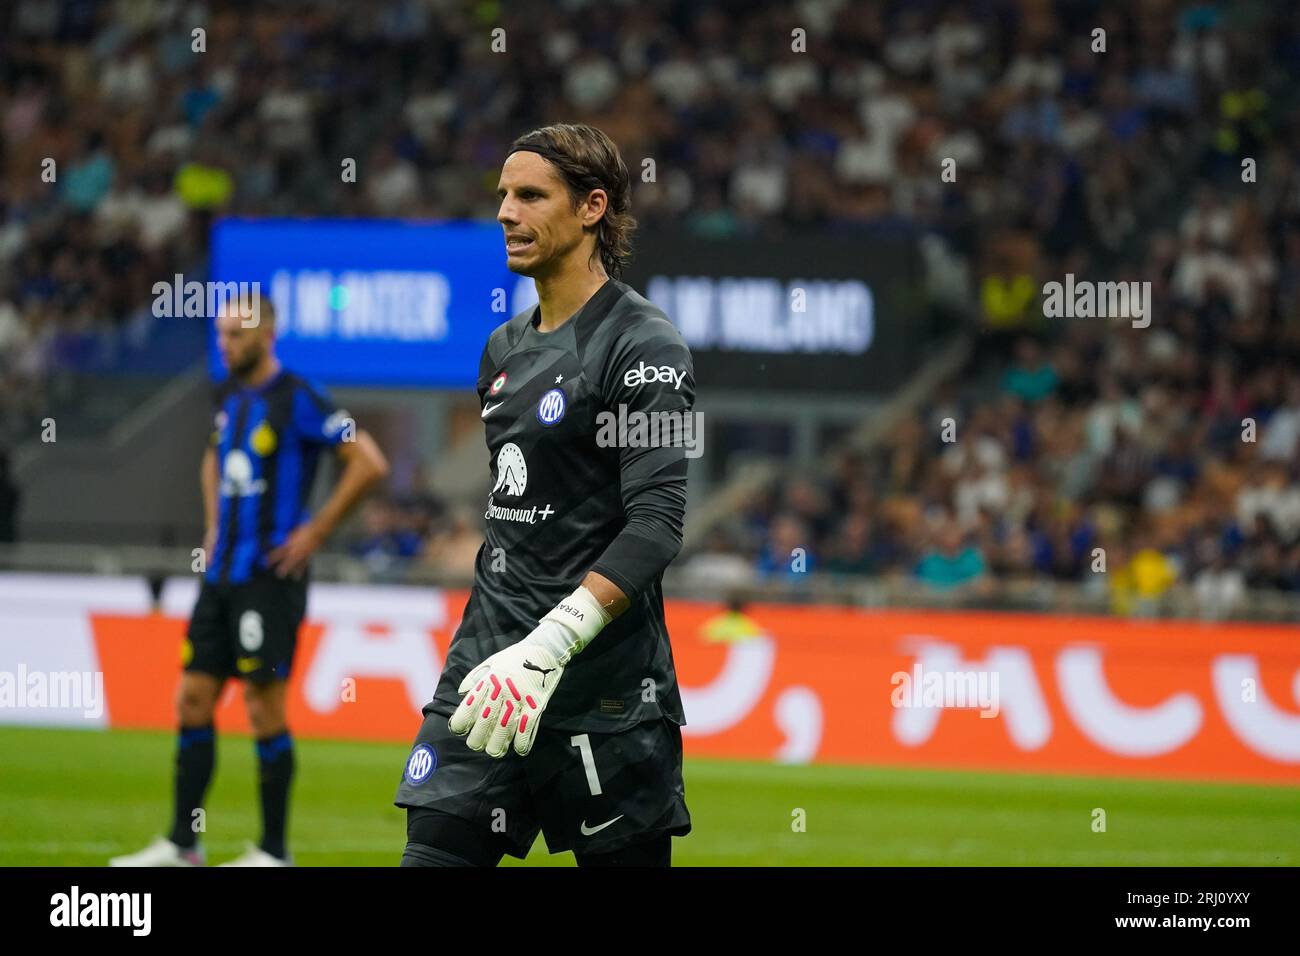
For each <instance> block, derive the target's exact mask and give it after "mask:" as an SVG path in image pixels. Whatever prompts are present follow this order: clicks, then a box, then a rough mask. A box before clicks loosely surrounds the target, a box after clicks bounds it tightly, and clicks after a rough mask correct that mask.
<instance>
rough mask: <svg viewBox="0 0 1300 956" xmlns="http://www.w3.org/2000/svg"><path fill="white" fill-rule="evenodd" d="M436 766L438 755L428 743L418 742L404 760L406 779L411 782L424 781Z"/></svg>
mask: <svg viewBox="0 0 1300 956" xmlns="http://www.w3.org/2000/svg"><path fill="white" fill-rule="evenodd" d="M437 767H438V755H437V754H436V753H434V750H433V748H432V747H430V746H429V745H428V744H420V746H418V747H416V748H415V750H413V751H412V752H411V756H410V758H409V759H408V760H407V761H406V779H407V780H409V781H410V782H411V783H413V784H417V783H424V781H425V780H426V779H428V776H429V774H431V773H433V771H434V770H435V769H437Z"/></svg>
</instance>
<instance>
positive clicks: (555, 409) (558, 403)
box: [537, 388, 564, 425]
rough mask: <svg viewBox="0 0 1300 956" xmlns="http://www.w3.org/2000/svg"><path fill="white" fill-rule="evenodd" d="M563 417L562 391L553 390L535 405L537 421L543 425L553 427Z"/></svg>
mask: <svg viewBox="0 0 1300 956" xmlns="http://www.w3.org/2000/svg"><path fill="white" fill-rule="evenodd" d="M563 417H564V390H563V389H559V388H553V389H551V390H550V391H549V392H547V393H546V394H545V395H543V396H542V400H541V401H540V402H538V403H537V420H538V421H539V422H541V423H542V424H543V425H554V424H555V423H556V422H558V421H559V420H560V419H561V418H563Z"/></svg>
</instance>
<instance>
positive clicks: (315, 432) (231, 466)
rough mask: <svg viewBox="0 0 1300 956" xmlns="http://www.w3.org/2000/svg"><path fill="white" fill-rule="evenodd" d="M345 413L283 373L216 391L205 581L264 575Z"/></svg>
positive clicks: (302, 508)
mask: <svg viewBox="0 0 1300 956" xmlns="http://www.w3.org/2000/svg"><path fill="white" fill-rule="evenodd" d="M352 427H353V426H352V422H351V419H349V418H348V416H347V413H346V412H343V411H340V410H338V409H336V408H335V407H334V405H333V404H332V403H331V402H330V400H329V398H328V397H327V396H326V394H325V392H324V391H323V390H322V389H321V388H319V387H317V386H315V385H313V384H311V383H309V382H307V381H306V380H304V379H303V378H301V377H299V376H298V375H295V374H294V373H293V372H290V371H288V370H286V369H281V370H280V371H279V372H278V373H277V374H276V375H275V377H274V378H272V379H271V380H270V381H268V382H266V383H265V384H263V385H262V386H261V387H259V388H241V387H240V386H239V384H238V383H237V382H235V381H234V380H233V379H227V380H226V381H225V382H223V383H222V384H221V385H220V386H218V388H217V393H216V409H215V414H214V417H213V422H212V435H211V439H210V440H211V444H212V447H213V448H215V449H216V452H217V463H218V472H219V474H220V479H219V484H218V488H217V499H218V514H217V545H216V551H215V553H214V554H213V555H211V556H210V560H209V563H208V569H207V575H206V577H207V580H208V581H210V582H213V583H221V584H237V583H240V582H243V581H247V580H248V579H249V578H250V577H251V576H252V575H254V574H256V573H261V572H265V571H267V570H268V568H267V564H266V555H267V552H268V551H270V550H272V549H273V548H275V547H277V546H279V545H280V544H283V543H284V540H285V538H286V537H288V535H289V533H290V532H291V531H292V530H293V529H294V528H296V527H297V526H298V525H300V524H302V523H303V522H304V521H306V520H307V519H308V517H309V514H308V511H307V497H308V495H309V494H310V493H311V486H312V482H313V480H314V479H315V477H316V465H317V460H318V459H319V457H320V452H321V449H322V448H326V447H333V446H335V445H337V444H339V442H341V441H343V440H344V438H345V437H346V435H347V434H348V430H349V429H350V428H352Z"/></svg>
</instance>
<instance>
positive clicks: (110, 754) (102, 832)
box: [0, 727, 1300, 866]
mask: <svg viewBox="0 0 1300 956" xmlns="http://www.w3.org/2000/svg"><path fill="white" fill-rule="evenodd" d="M296 746H297V748H298V775H297V778H296V780H295V784H294V802H293V806H292V808H291V811H290V848H291V850H292V852H293V853H294V856H295V858H296V861H297V862H298V863H299V864H300V865H306V866H393V865H395V864H396V863H397V861H398V859H399V858H400V856H401V852H402V847H403V845H404V843H405V827H404V814H403V813H402V811H400V810H398V809H397V808H395V807H393V806H392V804H391V802H390V801H391V800H392V795H393V791H394V789H395V786H396V782H397V779H398V776H399V775H400V773H401V768H402V766H403V763H404V761H405V759H406V755H407V751H408V748H407V746H406V745H405V744H375V743H357V742H350V741H349V742H344V741H324V740H298V741H296ZM174 747H175V738H174V735H173V734H171V733H165V732H152V731H151V732H143V731H112V732H100V731H81V730H47V729H35V728H12V727H11V728H0V865H5V866H13V865H43V866H63V865H89V866H94V865H100V864H103V863H104V862H105V861H106V860H107V859H108V858H109V857H110V856H112V855H114V854H117V853H123V852H129V851H133V850H136V849H139V848H140V847H142V846H143V845H144V844H145V843H146V842H148V840H149V839H151V838H152V837H153V836H155V835H157V834H158V833H160V832H161V831H162V828H163V825H164V821H165V819H166V818H167V816H168V814H169V813H170V801H171V792H170V788H171V780H170V772H171V765H172V755H173V750H174ZM689 751H690V743H689V741H688V742H687V752H688V754H689ZM254 762H255V761H254V754H253V745H252V743H251V741H250V740H249V739H248V738H247V737H243V736H237V735H223V736H222V737H220V739H219V744H218V752H217V775H216V779H215V782H214V784H213V787H212V790H211V792H210V794H209V798H208V807H207V832H206V834H205V836H204V842H205V844H206V846H207V849H208V858H209V862H211V863H219V862H222V861H224V860H226V859H230V858H232V857H234V856H235V855H237V854H238V853H239V852H240V851H241V850H242V849H243V844H244V841H245V840H253V839H256V837H257V835H258V807H257V801H256V797H255V783H254V779H255V778H254ZM685 776H686V797H687V802H688V804H689V806H690V809H691V815H692V818H693V822H694V830H693V832H692V833H691V834H690V835H689V836H687V837H684V838H682V839H678V840H675V841H674V845H673V862H674V864H676V865H684V866H710V865H723V866H726V865H739V866H765V865H780V866H806V865H820V866H896V865H904V866H907V865H913V866H915V865H924V866H946V865H969V866H987V865H991V866H1007V865H1013V866H1014V865H1026V866H1057V865H1083V866H1109V865H1129V866H1184V865H1185V866H1226V865H1243V866H1269V865H1280V866H1296V865H1300V812H1298V811H1300V793H1298V792H1297V790H1296V789H1295V788H1291V787H1281V786H1278V787H1253V786H1230V785H1221V784H1192V783H1182V782H1150V781H1130V780H1111V779H1094V778H1082V777H1055V776H1043V775H1033V776H1030V775H1013V774H988V773H968V772H947V771H918V770H902V769H893V768H860V767H830V766H816V767H792V766H777V765H772V764H767V763H757V762H745V761H722V760H704V759H691V758H690V757H689V756H688V758H687V761H686V770H685ZM1097 807H1100V808H1102V809H1104V810H1105V811H1106V832H1104V833H1098V832H1094V831H1093V825H1092V821H1093V809H1094V808H1097ZM797 809H798V810H802V811H804V820H805V824H806V825H805V828H804V829H803V832H796V829H795V826H794V824H795V819H796V813H795V811H796V810H797ZM506 865H525V864H521V861H518V860H513V859H511V858H509V857H507V858H506ZM526 865H543V866H547V865H553V866H572V865H573V856H572V854H569V853H563V854H557V855H555V856H552V855H550V854H549V853H547V852H546V847H545V844H544V842H543V840H542V839H541V838H540V837H539V838H538V841H537V843H536V844H534V846H533V851H532V853H531V855H530V856H529V858H528V860H527V861H526Z"/></svg>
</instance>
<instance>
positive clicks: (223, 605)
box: [182, 574, 307, 683]
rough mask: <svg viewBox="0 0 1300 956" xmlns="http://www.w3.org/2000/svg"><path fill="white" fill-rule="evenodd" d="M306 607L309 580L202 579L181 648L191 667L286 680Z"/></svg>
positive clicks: (257, 577) (223, 674)
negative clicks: (222, 581) (223, 581)
mask: <svg viewBox="0 0 1300 956" xmlns="http://www.w3.org/2000/svg"><path fill="white" fill-rule="evenodd" d="M306 611H307V580H306V577H305V576H304V577H303V578H301V579H293V578H280V577H276V576H275V575H271V574H258V575H254V576H253V577H251V578H249V580H248V581H246V582H243V583H240V584H213V583H210V582H208V581H204V582H203V588H202V590H200V591H199V599H198V601H197V602H195V604H194V613H193V615H191V617H190V627H189V631H188V633H187V635H186V642H185V647H184V649H183V651H182V662H183V664H184V667H185V670H187V671H201V672H203V673H205V674H214V675H216V676H217V677H242V678H244V679H246V680H251V681H254V682H257V683H262V682H265V681H269V680H273V679H275V678H279V679H281V680H287V679H288V677H289V669H290V667H291V666H292V665H293V655H294V651H295V650H296V649H297V646H298V626H299V625H300V624H302V619H303V615H304V614H305V613H306Z"/></svg>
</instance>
